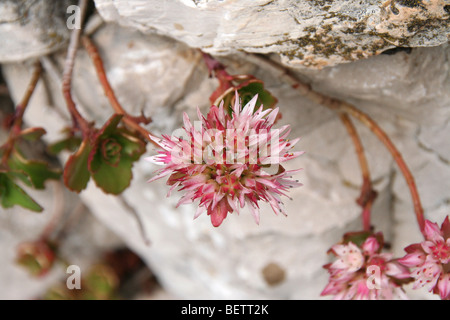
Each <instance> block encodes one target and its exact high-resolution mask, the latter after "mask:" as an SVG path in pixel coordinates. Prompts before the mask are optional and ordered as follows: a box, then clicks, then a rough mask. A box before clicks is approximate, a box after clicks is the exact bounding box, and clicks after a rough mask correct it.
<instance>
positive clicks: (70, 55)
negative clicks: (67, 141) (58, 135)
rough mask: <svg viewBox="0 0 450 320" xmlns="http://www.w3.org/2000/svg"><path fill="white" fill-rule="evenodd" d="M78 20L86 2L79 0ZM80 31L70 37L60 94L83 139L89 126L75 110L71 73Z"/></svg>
mask: <svg viewBox="0 0 450 320" xmlns="http://www.w3.org/2000/svg"><path fill="white" fill-rule="evenodd" d="M79 6H80V16H81V17H80V19H81V20H83V19H84V13H85V12H86V6H87V1H86V0H80V2H79ZM80 34H81V29H78V28H75V29H73V31H72V34H71V35H70V42H69V47H68V49H67V57H66V62H65V64H64V73H63V77H62V93H63V96H64V99H65V100H66V104H67V108H68V109H69V112H70V114H71V116H72V120H73V125H74V128H76V129H79V130H81V132H82V134H83V137H84V138H87V137H88V136H89V135H90V133H91V125H90V124H89V122H88V121H87V120H86V119H84V118H83V116H82V115H81V114H80V113H79V111H78V109H77V108H76V105H75V102H74V101H73V98H72V93H71V87H72V72H73V66H74V63H75V56H76V53H77V49H78V43H79V39H80Z"/></svg>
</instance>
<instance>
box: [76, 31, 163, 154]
mask: <svg viewBox="0 0 450 320" xmlns="http://www.w3.org/2000/svg"><path fill="white" fill-rule="evenodd" d="M81 41H82V43H83V45H84V47H85V49H86V51H87V53H88V54H89V56H90V57H91V60H92V62H93V63H94V67H95V70H96V72H97V76H98V79H99V81H100V84H101V85H102V87H103V90H104V92H105V95H106V97H107V98H108V100H109V102H110V104H111V107H112V108H113V109H114V111H115V112H116V113H117V114H121V115H123V118H122V119H123V121H124V122H125V124H127V125H128V126H129V127H131V128H133V129H134V130H136V131H138V132H139V133H140V134H141V135H142V136H143V137H144V138H145V139H147V140H148V141H149V142H151V143H152V144H154V145H155V146H157V147H159V145H158V144H157V143H156V142H154V141H153V140H151V139H150V134H151V133H150V132H149V131H147V130H146V129H145V128H143V127H142V126H140V125H139V122H144V123H146V124H147V123H149V122H150V121H151V120H150V119H149V118H146V117H144V116H141V117H133V116H130V115H129V114H128V113H127V112H126V111H125V109H124V108H123V107H122V105H121V104H120V102H119V100H118V99H117V97H116V95H115V93H114V90H113V89H112V87H111V85H110V83H109V81H108V78H107V76H106V72H105V68H104V66H103V61H102V58H101V56H100V54H99V53H98V50H97V47H96V46H95V44H94V43H93V41H92V40H91V39H90V38H89V37H88V36H83V37H82V38H81Z"/></svg>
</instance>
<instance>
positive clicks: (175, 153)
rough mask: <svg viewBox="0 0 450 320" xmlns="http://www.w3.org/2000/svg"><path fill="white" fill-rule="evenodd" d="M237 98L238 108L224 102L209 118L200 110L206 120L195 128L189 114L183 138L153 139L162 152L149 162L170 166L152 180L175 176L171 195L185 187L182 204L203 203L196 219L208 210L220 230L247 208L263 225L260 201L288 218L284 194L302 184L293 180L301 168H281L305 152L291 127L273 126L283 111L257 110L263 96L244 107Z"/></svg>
mask: <svg viewBox="0 0 450 320" xmlns="http://www.w3.org/2000/svg"><path fill="white" fill-rule="evenodd" d="M236 97H237V98H236V99H235V103H234V107H233V108H232V109H231V108H228V107H224V105H223V103H221V104H220V105H219V107H217V106H212V107H211V108H210V110H209V112H208V114H207V116H206V117H204V116H203V115H202V114H201V112H200V111H199V109H197V113H198V117H199V119H200V122H197V123H194V125H193V124H192V123H191V121H190V119H189V117H188V116H187V115H186V114H184V117H183V120H184V127H183V130H182V132H181V136H177V135H175V134H174V135H172V136H171V137H170V136H167V135H163V137H162V139H159V138H157V137H154V136H151V138H152V139H153V140H154V141H155V142H156V143H157V144H159V145H160V146H161V148H162V150H159V151H158V153H159V154H158V155H156V156H153V157H149V158H147V160H149V161H151V162H153V163H157V164H161V165H164V166H165V167H164V168H163V169H162V170H160V171H159V173H158V174H157V175H156V176H155V177H154V178H152V179H150V180H149V182H151V181H154V180H156V179H159V178H162V177H165V176H167V175H169V174H170V177H169V179H168V181H167V184H168V185H170V186H171V188H170V190H169V194H168V195H170V193H171V191H172V190H174V189H175V188H177V187H180V189H179V190H180V191H185V194H184V195H183V196H182V198H181V199H180V201H179V202H178V205H180V204H185V203H190V202H193V201H196V200H198V201H199V204H198V209H197V212H196V214H195V216H194V218H196V217H198V216H199V215H200V214H201V213H203V212H204V211H205V210H206V212H207V214H208V215H209V216H210V217H211V222H212V224H213V226H215V227H218V226H220V225H221V223H222V221H223V220H224V219H225V218H226V217H227V215H228V213H232V212H237V213H239V209H240V208H244V206H245V205H247V206H248V207H249V208H250V211H251V213H252V215H253V217H254V219H255V221H256V223H259V205H258V202H259V201H264V202H267V203H269V204H270V206H271V207H272V209H273V211H274V212H275V213H276V214H278V213H279V212H281V213H283V214H286V213H285V210H284V207H283V203H282V201H281V198H280V196H287V194H286V192H287V191H288V190H289V188H293V187H297V186H300V185H301V183H299V182H298V181H296V180H293V179H292V176H293V174H295V173H296V172H298V171H299V170H291V171H288V170H285V169H284V168H283V166H282V165H281V164H282V163H283V162H285V161H288V160H291V159H294V158H296V157H297V156H299V155H300V154H301V153H302V152H292V151H291V150H292V148H293V147H294V146H295V144H296V143H297V142H298V140H299V139H295V140H292V141H289V140H288V139H287V136H288V134H289V132H290V128H289V126H288V125H285V126H283V127H281V128H280V129H274V128H273V125H274V123H275V121H276V119H277V115H278V108H276V109H266V110H264V109H263V106H260V107H259V108H258V109H257V110H256V111H255V106H256V101H257V98H258V96H257V95H255V96H254V97H253V99H251V101H250V102H248V103H247V104H246V106H245V107H244V108H242V106H241V103H240V101H239V98H238V96H237V93H236ZM228 110H230V112H228ZM197 124H200V125H199V126H197Z"/></svg>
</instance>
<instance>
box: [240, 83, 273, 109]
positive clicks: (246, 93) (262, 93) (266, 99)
mask: <svg viewBox="0 0 450 320" xmlns="http://www.w3.org/2000/svg"><path fill="white" fill-rule="evenodd" d="M238 93H239V97H240V98H241V100H242V106H245V105H246V104H247V103H248V102H249V101H250V100H251V99H252V98H253V97H254V96H255V95H256V94H257V95H258V99H257V100H256V106H257V107H259V106H261V105H263V108H264V109H268V108H273V107H274V106H275V105H276V104H277V102H278V99H277V98H275V97H274V96H273V95H272V94H271V93H270V92H269V91H267V90H266V89H264V83H263V82H262V81H261V80H257V79H252V80H249V81H248V82H246V83H245V85H243V86H242V87H241V88H239V89H238Z"/></svg>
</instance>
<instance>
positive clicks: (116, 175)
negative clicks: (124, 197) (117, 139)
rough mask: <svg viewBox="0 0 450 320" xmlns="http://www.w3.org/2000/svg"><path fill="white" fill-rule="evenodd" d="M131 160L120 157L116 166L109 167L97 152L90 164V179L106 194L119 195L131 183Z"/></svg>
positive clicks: (126, 157)
mask: <svg viewBox="0 0 450 320" xmlns="http://www.w3.org/2000/svg"><path fill="white" fill-rule="evenodd" d="M132 167H133V160H132V159H131V158H130V157H128V156H123V155H122V156H121V158H120V160H119V162H118V163H117V164H116V165H111V164H110V163H108V162H107V161H106V160H105V159H104V158H103V156H102V154H101V152H100V151H99V150H97V152H96V153H95V155H94V157H93V158H92V161H91V163H90V168H91V174H92V178H93V179H94V181H95V183H96V185H97V186H98V187H99V188H101V189H102V190H103V191H104V192H106V193H112V194H120V193H122V192H123V191H124V190H125V189H126V188H127V187H128V186H129V185H130V182H131V179H132V177H133V174H132V170H131V169H132Z"/></svg>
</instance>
